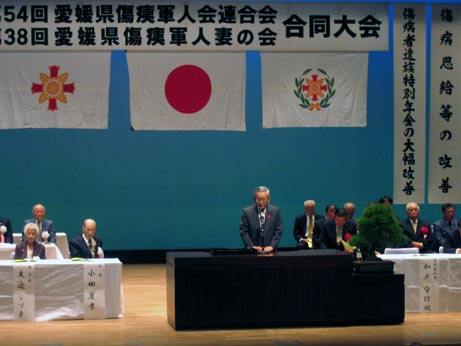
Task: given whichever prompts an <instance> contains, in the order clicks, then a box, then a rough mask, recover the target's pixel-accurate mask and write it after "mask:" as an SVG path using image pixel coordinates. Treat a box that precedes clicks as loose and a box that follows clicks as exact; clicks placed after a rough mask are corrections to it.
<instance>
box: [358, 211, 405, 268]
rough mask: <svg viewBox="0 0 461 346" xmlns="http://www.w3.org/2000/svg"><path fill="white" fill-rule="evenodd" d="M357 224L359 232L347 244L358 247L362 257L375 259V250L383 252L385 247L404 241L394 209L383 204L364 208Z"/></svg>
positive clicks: (397, 244)
mask: <svg viewBox="0 0 461 346" xmlns="http://www.w3.org/2000/svg"><path fill="white" fill-rule="evenodd" d="M357 225H358V230H359V232H358V233H357V234H356V235H354V236H353V237H352V238H351V239H350V241H349V244H350V245H353V246H356V247H358V248H360V250H361V252H362V254H363V257H364V259H369V260H376V259H377V257H376V255H375V251H378V252H383V251H384V249H385V248H386V247H389V246H399V245H401V244H404V243H405V240H406V239H405V235H404V234H403V232H402V229H401V227H400V225H399V221H398V219H397V217H396V216H395V213H394V211H393V210H392V208H391V207H389V206H387V205H385V204H381V203H380V204H376V205H371V206H368V207H367V208H365V210H364V211H363V214H362V216H361V217H360V218H359V219H358V220H357Z"/></svg>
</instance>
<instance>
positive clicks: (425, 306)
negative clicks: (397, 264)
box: [419, 258, 439, 312]
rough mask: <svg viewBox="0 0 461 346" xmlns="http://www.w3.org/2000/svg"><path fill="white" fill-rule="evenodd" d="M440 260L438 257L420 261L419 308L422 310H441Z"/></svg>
mask: <svg viewBox="0 0 461 346" xmlns="http://www.w3.org/2000/svg"><path fill="white" fill-rule="evenodd" d="M438 276H439V260H438V259H436V258H433V259H427V260H421V261H419V277H420V280H421V282H420V288H419V290H420V292H419V309H420V312H438V311H439V284H438Z"/></svg>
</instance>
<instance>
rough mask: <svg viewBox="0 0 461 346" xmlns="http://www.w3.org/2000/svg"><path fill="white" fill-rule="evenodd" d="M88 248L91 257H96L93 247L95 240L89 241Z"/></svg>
mask: <svg viewBox="0 0 461 346" xmlns="http://www.w3.org/2000/svg"><path fill="white" fill-rule="evenodd" d="M88 248H89V249H90V252H91V256H93V257H94V246H93V240H92V239H88Z"/></svg>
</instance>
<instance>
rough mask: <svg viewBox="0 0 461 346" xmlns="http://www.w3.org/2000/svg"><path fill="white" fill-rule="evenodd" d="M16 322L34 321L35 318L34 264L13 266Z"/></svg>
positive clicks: (16, 264)
mask: <svg viewBox="0 0 461 346" xmlns="http://www.w3.org/2000/svg"><path fill="white" fill-rule="evenodd" d="M13 314H14V317H13V319H14V320H17V321H33V320H34V318H35V266H34V264H33V263H15V264H14V265H13Z"/></svg>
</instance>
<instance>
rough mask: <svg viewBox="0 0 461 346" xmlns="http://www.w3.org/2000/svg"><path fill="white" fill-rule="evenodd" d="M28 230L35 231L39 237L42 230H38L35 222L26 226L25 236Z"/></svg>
mask: <svg viewBox="0 0 461 346" xmlns="http://www.w3.org/2000/svg"><path fill="white" fill-rule="evenodd" d="M28 229H33V230H34V231H35V234H37V235H38V234H39V233H40V229H39V228H38V226H37V224H35V223H33V222H29V223H26V224H25V225H24V231H23V232H24V234H26V232H27V230H28Z"/></svg>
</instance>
